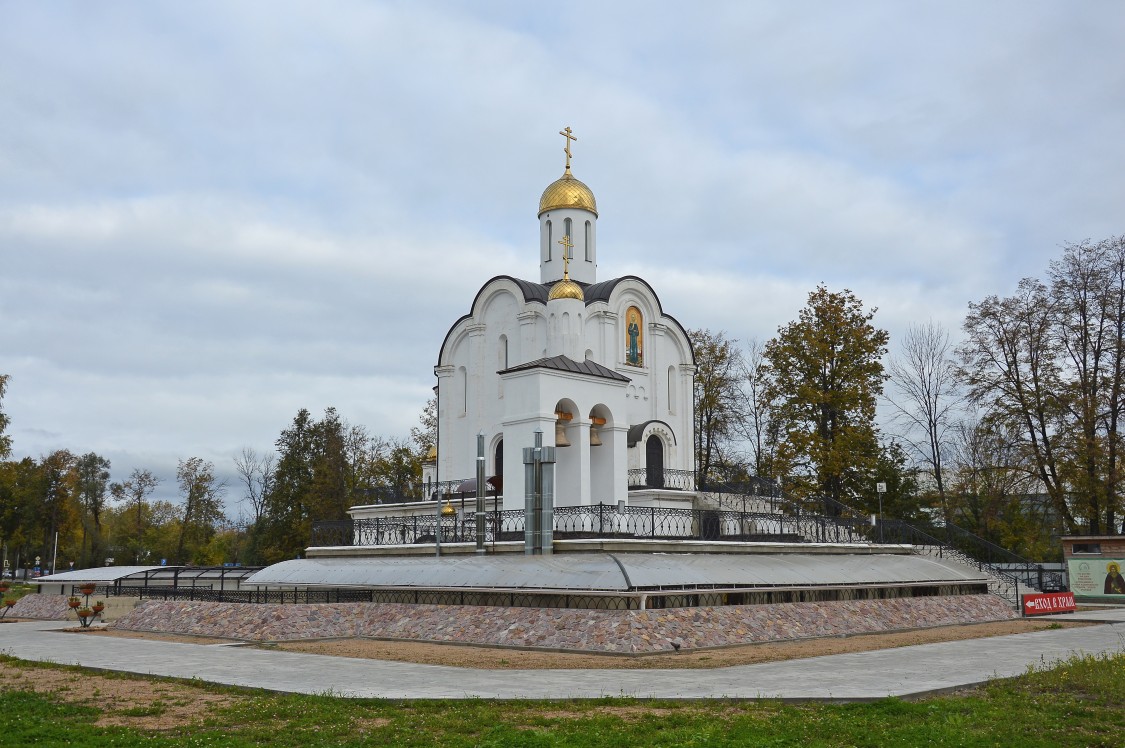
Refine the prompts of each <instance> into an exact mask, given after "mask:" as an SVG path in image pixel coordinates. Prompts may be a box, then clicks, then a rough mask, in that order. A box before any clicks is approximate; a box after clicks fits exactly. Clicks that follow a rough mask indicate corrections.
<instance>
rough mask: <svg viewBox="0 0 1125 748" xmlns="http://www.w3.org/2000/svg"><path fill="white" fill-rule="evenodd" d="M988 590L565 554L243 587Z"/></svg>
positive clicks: (940, 568) (351, 566)
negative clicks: (922, 587) (889, 587)
mask: <svg viewBox="0 0 1125 748" xmlns="http://www.w3.org/2000/svg"><path fill="white" fill-rule="evenodd" d="M984 581H986V577H985V576H984V575H983V574H982V573H981V572H979V571H977V570H976V569H972V568H969V567H966V566H961V565H959V564H954V563H952V562H949V561H939V560H937V559H933V558H929V557H926V556H914V555H891V554H888V555H880V554H875V555H853V554H831V555H830V554H800V553H785V554H754V555H737V554H683V553H677V554H662V553H622V554H609V553H589V554H586V553H574V554H569V553H568V554H560V555H557V556H517V555H494V556H458V557H450V556H446V557H441V558H437V557H432V556H430V557H417V556H414V557H387V556H381V557H372V558H309V559H298V560H293V561H282V562H281V563H278V564H274V565H273V566H268V567H266V568H265V569H262V570H261V571H258V572H256V573H255V574H253V575H251V576H250V577H249V578H247V579H245V580H244V581H243V584H244V585H269V586H275V585H276V586H298V587H303V586H308V587H360V588H380V587H399V588H401V587H416V588H425V589H478V590H484V589H526V590H572V591H590V592H595V591H597V592H632V591H645V590H668V589H707V588H734V587H754V588H759V587H822V586H856V587H859V586H870V585H913V584H963V583H977V582H984Z"/></svg>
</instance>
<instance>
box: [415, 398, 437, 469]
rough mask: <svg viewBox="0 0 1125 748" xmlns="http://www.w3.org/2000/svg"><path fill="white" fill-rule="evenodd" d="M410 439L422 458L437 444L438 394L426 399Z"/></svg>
mask: <svg viewBox="0 0 1125 748" xmlns="http://www.w3.org/2000/svg"><path fill="white" fill-rule="evenodd" d="M410 440H411V441H412V442H414V446H415V447H416V448H417V451H418V454H419V455H420V456H421V457H422V458H425V456H426V455H427V454H428V453H429V451H430V450H431V449H433V448H434V447H436V446H437V395H435V396H433V397H431V398H430V399H429V400H427V401H426V405H425V407H423V408H422V413H421V414H420V415H419V416H418V425H417V426H413V427H411V429H410Z"/></svg>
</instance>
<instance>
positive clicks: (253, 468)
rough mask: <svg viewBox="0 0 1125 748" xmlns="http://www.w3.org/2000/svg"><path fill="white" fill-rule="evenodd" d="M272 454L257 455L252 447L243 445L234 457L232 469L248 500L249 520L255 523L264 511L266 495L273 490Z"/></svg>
mask: <svg viewBox="0 0 1125 748" xmlns="http://www.w3.org/2000/svg"><path fill="white" fill-rule="evenodd" d="M274 459H275V458H274V455H272V454H264V455H259V454H258V453H257V452H255V451H254V449H253V448H252V447H243V448H242V452H240V453H239V454H238V455H237V456H236V457H235V458H234V469H235V471H236V472H237V473H238V477H239V478H240V479H241V481H242V485H243V488H244V489H245V493H244V494H243V497H244V499H245V500H246V501H248V502H250V511H251V512H252V517H251V522H253V523H254V524H257V523H258V521H259V520H261V518H262V513H263V512H264V511H265V505H266V497H267V496H268V495H269V493H270V491H271V490H273V479H274V475H273V469H274Z"/></svg>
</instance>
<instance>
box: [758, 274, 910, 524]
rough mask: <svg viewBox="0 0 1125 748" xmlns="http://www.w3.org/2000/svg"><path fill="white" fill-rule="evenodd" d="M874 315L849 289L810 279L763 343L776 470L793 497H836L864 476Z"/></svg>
mask: <svg viewBox="0 0 1125 748" xmlns="http://www.w3.org/2000/svg"><path fill="white" fill-rule="evenodd" d="M874 315H875V310H872V311H870V312H865V311H864V310H863V305H862V303H861V302H860V300H859V299H858V298H856V296H855V295H854V294H853V293H852V292H851V291H848V290H844V291H842V292H840V293H833V292H830V291H829V290H828V289H827V288H826V287H824V286H818V287H817V289H816V290H815V291H813V292H811V293H810V294H809V297H808V303H807V304H806V306H805V308H804V309H802V310H801V312H800V316H799V319H798V320H796V321H794V322H790V323H789V324H788V325H785V326H784V327H782V328H781V329H779V330H778V335H777V337H776V338H774V339H772V340H770V341H769V342H768V343H766V347H765V359H766V362H767V364H768V366H769V375H770V385H769V388H768V392H767V397H768V398H769V399H770V401H771V402H773V403H774V407H775V409H776V413H777V416H778V418H779V419H780V423H781V427H780V428H781V431H780V434H779V444H778V451H777V461H778V468H779V469H778V472H779V474H781V475H784V476H786V477H787V480H788V487H789V488H790V490H792V491H793V492H794V493H795V494H797V495H798V496H813V495H820V496H823V497H827V498H830V499H833V500H835V501H843V500H847V499H851V498H853V497H855V496H856V495H858V494H859V493H860V492H862V491H863V490H864V489H865V487H866V486H867V484H868V483H869V482H870V475H871V473H872V469H873V468H874V467H875V465H876V462H877V460H878V457H879V441H878V435H877V430H876V428H875V423H874V420H875V407H876V402H877V400H878V398H879V396H880V394H881V393H882V389H883V381H884V379H885V378H886V375H885V374H884V373H883V364H882V357H883V355H884V354H885V353H886V351H887V348H886V345H887V340H888V336H887V333H886V332H885V331H883V330H879V329H877V328H876V327H875V326H874V325H873V324H872V319H873V318H874ZM828 511H831V512H835V509H834V508H832V507H829V508H828Z"/></svg>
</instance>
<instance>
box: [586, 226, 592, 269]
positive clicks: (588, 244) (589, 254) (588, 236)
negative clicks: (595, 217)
mask: <svg viewBox="0 0 1125 748" xmlns="http://www.w3.org/2000/svg"><path fill="white" fill-rule="evenodd" d="M591 228H592V227H591V226H590V222H589V221H586V245H585V246H586V262H593V261H594V242H593V239H594V237H593V236H591V231H590V229H591Z"/></svg>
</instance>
